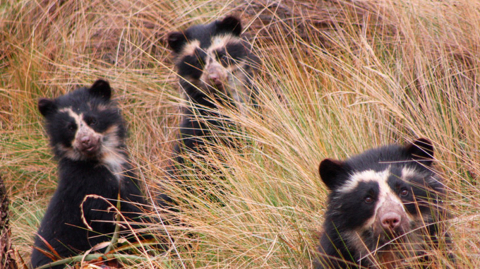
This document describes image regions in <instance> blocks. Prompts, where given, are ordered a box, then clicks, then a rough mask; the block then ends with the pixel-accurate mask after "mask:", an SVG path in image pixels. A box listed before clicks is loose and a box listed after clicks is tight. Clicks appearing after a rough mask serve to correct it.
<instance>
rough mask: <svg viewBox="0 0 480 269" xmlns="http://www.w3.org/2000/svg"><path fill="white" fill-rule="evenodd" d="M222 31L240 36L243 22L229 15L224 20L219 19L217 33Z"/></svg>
mask: <svg viewBox="0 0 480 269" xmlns="http://www.w3.org/2000/svg"><path fill="white" fill-rule="evenodd" d="M221 33H232V34H233V35H235V36H240V34H241V33H242V22H241V21H240V20H239V19H238V18H236V17H234V16H227V17H225V18H224V19H223V20H221V21H217V34H221Z"/></svg>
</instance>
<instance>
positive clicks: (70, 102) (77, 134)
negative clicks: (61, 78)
mask: <svg viewBox="0 0 480 269" xmlns="http://www.w3.org/2000/svg"><path fill="white" fill-rule="evenodd" d="M110 97H111V88H110V86H109V84H108V83H107V82H105V81H102V80H98V81H96V82H95V83H94V84H93V85H92V87H90V88H80V89H77V90H75V91H73V92H71V93H69V94H66V95H64V96H61V97H59V98H57V99H40V100H39V102H38V108H39V110H40V113H41V114H42V115H43V116H44V117H45V120H46V127H47V132H48V135H49V137H50V144H51V146H52V147H53V148H54V151H55V154H56V156H57V157H59V158H63V157H66V158H69V159H71V160H74V161H77V160H97V161H101V160H105V159H111V158H113V156H112V155H116V154H117V152H118V147H121V146H122V145H123V140H124V138H125V129H124V127H123V119H122V117H121V115H120V111H119V109H118V108H117V107H116V105H115V103H114V102H112V101H111V100H110Z"/></svg>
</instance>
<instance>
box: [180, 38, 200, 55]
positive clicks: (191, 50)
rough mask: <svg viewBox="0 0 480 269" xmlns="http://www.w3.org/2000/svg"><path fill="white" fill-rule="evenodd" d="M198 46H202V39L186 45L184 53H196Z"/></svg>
mask: <svg viewBox="0 0 480 269" xmlns="http://www.w3.org/2000/svg"><path fill="white" fill-rule="evenodd" d="M197 48H200V41H198V40H193V41H192V42H189V43H187V44H186V45H185V47H184V48H183V50H182V54H183V55H194V53H195V50H197Z"/></svg>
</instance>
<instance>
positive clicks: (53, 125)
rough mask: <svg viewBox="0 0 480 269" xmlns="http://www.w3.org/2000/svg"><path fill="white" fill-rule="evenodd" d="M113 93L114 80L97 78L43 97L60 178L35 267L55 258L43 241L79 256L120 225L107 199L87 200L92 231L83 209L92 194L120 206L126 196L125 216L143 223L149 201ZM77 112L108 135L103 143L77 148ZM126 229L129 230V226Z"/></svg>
mask: <svg viewBox="0 0 480 269" xmlns="http://www.w3.org/2000/svg"><path fill="white" fill-rule="evenodd" d="M110 97H111V88H110V86H109V84H108V82H106V81H103V80H97V81H96V82H95V83H94V84H93V85H92V87H90V88H79V89H77V90H75V91H73V92H71V93H68V94H66V95H63V96H60V97H58V98H56V99H40V100H39V102H38V108H39V110H40V113H41V114H42V115H43V116H44V117H45V123H46V129H47V134H48V136H49V138H50V145H51V147H52V148H53V149H54V153H55V157H56V159H58V178H59V181H58V186H57V189H56V191H55V193H54V195H53V197H52V199H51V200H50V204H49V206H48V208H47V211H46V213H45V216H44V217H43V220H42V223H41V225H40V228H39V230H38V233H37V236H35V243H34V248H33V253H32V256H31V265H32V266H33V267H38V266H41V265H45V264H47V263H50V262H52V259H50V257H47V256H45V255H44V254H43V253H42V252H41V251H40V249H41V250H43V251H45V252H48V253H51V251H50V247H48V246H47V245H46V244H45V243H44V242H43V240H45V241H46V242H47V243H48V244H49V245H50V246H51V247H52V248H53V249H54V250H55V251H56V252H57V253H58V254H59V255H60V257H58V258H64V257H69V256H73V255H76V254H79V253H81V252H83V251H86V250H88V249H90V248H92V247H93V246H95V245H97V244H99V243H101V242H105V241H109V240H110V239H109V237H110V236H111V234H112V232H113V231H114V228H115V224H114V223H113V221H114V220H115V218H116V217H115V216H116V214H115V211H114V210H109V211H108V210H107V209H108V208H109V207H110V206H109V205H108V203H106V202H105V201H104V200H102V199H94V198H89V199H87V200H86V202H85V203H84V204H83V212H84V217H85V220H86V222H87V223H88V225H89V226H90V227H91V228H92V230H88V229H87V227H86V225H85V224H84V222H83V221H82V218H81V209H80V206H81V204H82V201H83V200H84V198H85V196H86V195H98V196H100V197H103V198H105V199H108V200H109V201H110V202H111V204H113V205H114V206H116V204H117V202H116V200H117V197H118V195H120V197H121V200H122V203H121V207H120V208H121V211H122V213H123V216H125V217H126V218H127V219H128V220H130V221H132V220H133V221H141V219H140V218H139V217H140V213H141V208H139V207H138V206H141V205H145V204H146V201H145V200H144V198H143V195H142V192H141V190H140V182H139V181H137V180H136V179H135V175H134V173H133V172H132V167H131V166H130V164H129V162H128V156H127V153H126V151H125V137H126V128H125V124H124V120H123V118H122V116H121V114H120V110H119V109H118V107H117V106H116V104H115V102H113V101H112V100H110ZM70 111H71V112H70ZM71 114H74V115H80V114H81V115H82V119H83V122H82V124H86V125H88V127H87V126H86V125H85V126H84V127H85V128H87V129H88V130H93V132H92V133H91V134H92V135H97V134H101V135H102V136H101V138H100V140H99V141H98V143H99V144H98V145H97V144H95V143H96V141H93V142H91V141H85V140H86V139H84V140H83V141H82V143H83V144H81V145H82V146H85V145H86V146H85V148H78V147H77V148H76V149H75V145H74V144H75V140H76V139H78V133H79V132H80V131H79V130H83V129H82V128H83V127H81V126H79V125H78V122H77V121H75V119H74V118H72V116H71ZM112 128H113V129H112ZM92 138H93V137H92ZM88 143H91V144H88ZM109 160H110V161H109ZM112 160H113V161H112ZM119 160H124V161H119ZM117 162H118V163H119V164H120V166H119V168H118V169H119V171H115V172H118V173H114V172H113V171H112V170H115V169H117V168H115V167H116V166H115V164H117ZM112 164H113V166H112ZM134 203H135V204H134ZM133 226H134V227H138V225H133ZM122 231H123V233H124V234H125V233H128V230H125V229H122ZM42 239H43V240H42ZM52 256H53V255H52ZM63 267H64V266H56V267H53V268H63Z"/></svg>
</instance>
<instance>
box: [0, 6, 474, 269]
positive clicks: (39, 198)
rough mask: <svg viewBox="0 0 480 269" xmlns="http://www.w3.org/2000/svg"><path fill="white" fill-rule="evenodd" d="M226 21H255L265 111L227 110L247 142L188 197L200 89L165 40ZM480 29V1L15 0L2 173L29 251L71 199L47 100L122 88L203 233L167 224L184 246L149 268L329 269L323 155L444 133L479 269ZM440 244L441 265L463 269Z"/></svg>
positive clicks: (0, 39)
mask: <svg viewBox="0 0 480 269" xmlns="http://www.w3.org/2000/svg"><path fill="white" fill-rule="evenodd" d="M226 14H236V15H238V16H240V17H241V18H242V21H243V23H244V25H246V26H247V28H249V29H247V30H246V32H247V33H248V34H249V39H250V41H251V42H252V44H253V45H254V51H255V53H256V54H257V55H258V56H259V57H260V58H261V60H262V67H261V71H260V72H259V74H258V75H257V76H256V79H255V81H256V84H257V87H258V89H259V96H258V99H259V104H260V105H259V108H258V109H253V108H248V107H247V108H246V110H244V111H243V112H242V113H238V111H236V110H235V109H234V108H228V107H225V108H220V110H221V112H222V114H224V115H226V116H228V117H229V118H230V119H231V121H232V122H233V123H234V125H235V128H233V130H231V132H230V133H227V134H219V136H221V135H228V136H229V137H233V138H234V143H236V145H237V146H236V147H235V148H231V147H225V146H212V147H211V148H209V154H206V155H205V156H204V157H203V158H200V159H198V160H197V161H198V162H197V166H198V167H199V168H197V169H196V170H189V169H185V171H184V173H185V174H186V175H188V176H189V178H193V180H192V181H191V189H193V190H194V191H193V192H191V191H186V190H184V189H181V188H179V187H178V186H176V185H174V184H171V182H170V181H169V179H168V177H166V173H165V169H166V168H167V166H168V165H169V163H170V159H171V158H172V157H173V156H172V153H171V152H172V147H173V145H174V143H175V140H176V137H177V132H178V129H177V126H178V123H179V120H180V119H179V112H180V104H181V103H182V102H181V96H182V95H181V93H180V92H179V89H178V87H177V78H176V75H175V72H174V70H172V67H173V64H172V63H171V59H170V57H169V54H170V52H169V51H168V49H167V48H166V45H165V43H164V38H165V37H166V34H167V33H168V32H169V31H172V30H177V29H183V28H185V27H187V26H189V25H192V24H196V23H203V22H210V21H212V20H214V19H217V18H218V17H221V16H223V15H226ZM478 25H480V3H478V2H476V1H467V0H459V1H423V0H408V1H394V0H390V1H374V0H363V1H343V0H329V1H307V0H304V1H276V2H275V1H274V2H272V1H261V0H252V1H211V0H206V1H187V0H181V1H165V0H160V1H151V0H140V1H126V0H120V1H94V0H89V1H48V0H44V1H31V0H22V1H14V0H7V1H3V3H2V4H0V82H1V84H0V173H1V176H2V178H3V179H4V181H5V183H6V186H7V188H8V191H9V195H10V198H11V200H12V206H11V208H12V209H11V212H12V227H13V235H12V236H13V245H14V247H15V249H16V251H18V253H19V254H20V256H22V257H23V259H24V260H28V259H29V257H28V256H29V254H30V252H31V245H32V242H33V235H34V233H35V232H36V229H37V227H38V225H39V223H40V220H41V217H42V215H43V213H44V211H45V208H46V205H47V204H48V201H49V198H50V196H51V195H52V193H53V191H54V189H55V182H56V174H55V173H56V164H55V161H54V160H52V154H51V153H50V150H49V147H48V141H47V139H46V137H45V135H44V130H43V127H42V124H41V121H42V119H41V116H40V115H39V113H38V112H37V108H36V102H37V100H38V98H40V97H53V96H58V95H60V94H63V93H66V92H68V91H70V90H72V89H74V88H76V87H78V86H80V85H89V84H91V83H92V82H93V81H94V80H95V79H96V78H104V79H107V80H109V81H110V82H111V84H112V86H113V87H114V89H115V91H114V96H115V97H116V99H117V100H118V101H119V103H120V104H121V107H122V110H123V113H124V115H125V116H126V118H127V121H128V124H129V131H130V138H129V140H128V144H129V151H130V154H131V159H132V162H133V164H134V165H135V166H136V167H137V168H138V176H139V177H140V178H141V179H142V180H143V181H144V182H145V183H146V184H147V186H148V188H147V193H148V194H149V195H152V196H154V195H155V193H156V192H158V190H159V186H162V187H161V188H162V191H163V192H165V193H167V194H169V195H170V196H171V197H172V198H173V199H174V200H176V201H178V207H179V208H181V212H180V213H177V215H176V216H175V218H177V219H180V220H181V221H182V222H184V223H186V225H185V226H173V227H172V226H168V225H167V226H164V225H162V224H161V223H159V224H155V225H152V227H151V229H152V230H156V231H161V232H160V233H159V234H165V231H168V234H169V235H170V237H171V239H172V240H173V242H174V243H173V245H172V248H171V249H170V250H169V251H168V252H167V253H164V254H162V255H156V256H149V255H143V254H141V253H145V251H144V250H139V253H140V254H138V256H139V257H142V258H143V259H140V260H143V261H142V262H141V263H142V266H144V267H146V268H148V267H166V268H169V267H175V268H179V267H180V268H181V267H183V268H190V267H199V268H202V267H207V268H210V267H233V268H279V267H282V268H285V267H287V268H299V267H308V266H311V263H312V260H313V259H314V255H315V252H314V248H315V245H316V243H317V236H318V233H319V230H320V227H321V223H322V215H323V212H324V209H325V198H326V195H327V190H326V188H325V186H324V185H323V184H322V183H321V181H320V179H319V176H318V172H317V169H318V164H319V162H320V161H321V160H322V159H323V158H326V157H330V158H339V159H342V158H346V157H348V156H352V155H354V154H356V153H359V152H361V151H363V150H366V149H368V148H371V147H375V146H378V145H383V144H389V143H404V142H405V141H411V140H413V139H414V138H417V137H427V138H429V139H431V140H432V141H433V143H434V146H435V149H436V152H435V153H436V158H437V164H436V167H437V169H438V171H439V173H440V174H441V175H442V176H443V177H444V179H445V184H446V187H447V189H448V193H449V196H448V200H447V201H446V202H447V204H448V207H449V209H450V211H451V213H452V216H453V217H452V219H451V220H449V221H448V224H447V225H448V227H449V231H450V233H451V234H452V239H453V242H454V243H453V253H454V254H455V255H456V256H457V263H458V264H457V265H456V266H457V267H462V268H476V267H479V266H480V257H479V256H478V253H480V226H479V223H480V222H479V218H480V215H479V213H478V212H479V211H480V202H479V199H478V198H479V197H480V190H479V185H478V184H479V183H478V177H479V175H480V148H479V147H480V144H479V143H478V141H480V126H479V125H478V118H479V117H480V112H479V111H480V104H479V102H480V97H479V90H480V88H479V75H480V73H479V71H480V70H479V59H480V50H479V48H480V28H479V27H478ZM194 161H195V160H194ZM212 167H215V168H216V171H212ZM203 174H204V175H207V176H208V177H210V178H211V179H213V180H214V182H215V185H212V182H211V180H210V181H206V180H203V178H204V177H203V176H202V175H203ZM195 190H198V192H195ZM200 190H201V191H200ZM219 201H221V202H219ZM139 249H141V248H139ZM438 252H439V253H432V254H433V255H435V256H436V257H439V258H438V260H437V261H436V262H435V265H434V268H449V267H450V268H451V266H452V264H451V263H450V262H449V261H448V260H447V259H446V258H441V257H445V255H444V254H445V252H446V251H445V250H444V249H443V250H442V249H441V250H439V251H438ZM411 265H412V266H415V261H412V263H411ZM135 268H138V265H137V266H135Z"/></svg>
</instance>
